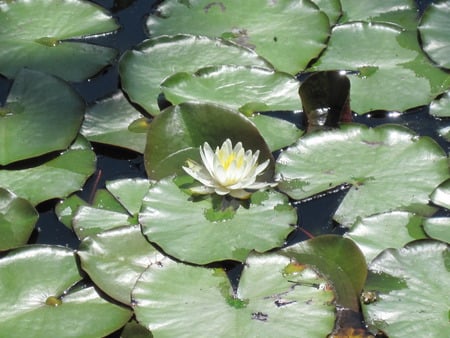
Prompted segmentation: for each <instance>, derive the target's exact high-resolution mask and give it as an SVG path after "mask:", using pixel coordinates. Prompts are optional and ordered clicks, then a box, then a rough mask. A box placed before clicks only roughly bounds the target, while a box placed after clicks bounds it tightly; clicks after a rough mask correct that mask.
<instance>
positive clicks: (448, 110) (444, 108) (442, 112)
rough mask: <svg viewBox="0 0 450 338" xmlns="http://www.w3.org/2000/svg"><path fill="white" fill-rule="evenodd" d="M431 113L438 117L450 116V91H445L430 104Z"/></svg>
mask: <svg viewBox="0 0 450 338" xmlns="http://www.w3.org/2000/svg"><path fill="white" fill-rule="evenodd" d="M430 114H431V115H433V116H437V117H450V92H449V91H447V92H445V93H444V94H443V95H442V97H440V98H439V99H435V100H433V102H431V104H430Z"/></svg>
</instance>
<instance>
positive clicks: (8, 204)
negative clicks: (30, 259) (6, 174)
mask: <svg viewBox="0 0 450 338" xmlns="http://www.w3.org/2000/svg"><path fill="white" fill-rule="evenodd" d="M38 217H39V214H38V212H37V211H36V209H35V208H34V207H33V206H32V205H31V204H30V202H28V201H27V200H24V199H23V198H20V197H17V196H16V195H14V194H13V193H11V192H10V191H8V190H6V189H3V188H0V251H3V250H7V249H10V248H14V247H17V246H19V245H23V244H25V243H26V242H27V241H28V238H29V237H30V235H31V232H32V231H33V229H34V224H35V223H36V221H37V220H38Z"/></svg>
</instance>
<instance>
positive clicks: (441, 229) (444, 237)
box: [423, 217, 450, 244]
mask: <svg viewBox="0 0 450 338" xmlns="http://www.w3.org/2000/svg"><path fill="white" fill-rule="evenodd" d="M423 229H424V230H425V232H426V233H427V235H428V236H430V237H431V238H434V239H437V240H440V241H443V242H446V243H449V244H450V217H434V218H429V219H427V220H425V222H424V224H423Z"/></svg>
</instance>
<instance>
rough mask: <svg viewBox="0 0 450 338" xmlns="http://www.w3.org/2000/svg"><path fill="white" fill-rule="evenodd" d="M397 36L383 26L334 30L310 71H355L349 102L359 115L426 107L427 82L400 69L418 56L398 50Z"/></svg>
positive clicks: (428, 96)
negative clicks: (378, 110) (373, 111)
mask: <svg viewBox="0 0 450 338" xmlns="http://www.w3.org/2000/svg"><path fill="white" fill-rule="evenodd" d="M401 33H402V30H401V29H400V28H398V27H397V26H394V25H389V24H384V23H365V22H351V23H347V24H343V25H338V26H335V27H334V29H333V31H332V35H331V39H330V42H329V44H328V48H327V50H326V51H325V52H324V54H323V55H322V56H321V57H320V59H319V60H318V61H317V63H316V64H314V65H313V67H312V68H311V70H336V69H339V70H352V71H357V72H358V74H357V75H349V79H350V81H351V94H350V101H351V106H352V110H353V111H355V112H357V113H359V114H362V113H365V112H368V111H371V110H377V109H383V110H396V111H404V110H406V109H408V108H412V107H416V106H420V105H425V104H428V103H429V102H430V101H431V85H430V81H429V80H428V79H427V78H426V77H423V76H418V75H417V73H416V72H415V71H413V70H411V69H408V67H406V66H405V65H403V64H406V63H408V62H412V61H414V60H415V59H416V57H417V55H418V52H417V51H414V50H411V49H408V48H405V47H402V45H401V44H400V43H399V41H398V39H399V37H400V35H401ZM398 88H401V91H399V89H398ZM367 93H371V95H367Z"/></svg>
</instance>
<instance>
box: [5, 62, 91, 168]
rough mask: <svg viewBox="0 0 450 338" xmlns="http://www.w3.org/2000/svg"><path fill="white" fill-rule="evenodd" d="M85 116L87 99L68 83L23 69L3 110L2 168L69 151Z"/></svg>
mask: <svg viewBox="0 0 450 338" xmlns="http://www.w3.org/2000/svg"><path fill="white" fill-rule="evenodd" d="M83 115H84V103H83V99H82V98H81V97H80V96H79V95H78V94H77V93H76V92H75V91H74V90H73V89H72V88H71V87H70V86H69V85H68V84H67V83H65V82H64V81H62V80H60V79H57V78H55V77H53V76H50V75H48V74H45V73H41V72H37V71H33V70H27V69H24V70H22V71H21V72H19V73H18V74H17V77H16V79H15V81H14V83H13V85H12V87H11V90H10V92H9V95H8V98H7V100H6V104H5V105H4V106H3V107H0V165H6V164H9V163H12V162H15V161H19V160H24V159H27V158H31V157H36V156H39V155H42V154H45V153H49V152H51V151H56V150H62V149H66V148H67V147H68V146H69V145H70V143H71V142H72V141H73V140H74V139H75V137H76V136H77V134H78V130H79V129H80V126H81V122H82V120H83Z"/></svg>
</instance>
